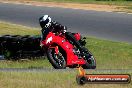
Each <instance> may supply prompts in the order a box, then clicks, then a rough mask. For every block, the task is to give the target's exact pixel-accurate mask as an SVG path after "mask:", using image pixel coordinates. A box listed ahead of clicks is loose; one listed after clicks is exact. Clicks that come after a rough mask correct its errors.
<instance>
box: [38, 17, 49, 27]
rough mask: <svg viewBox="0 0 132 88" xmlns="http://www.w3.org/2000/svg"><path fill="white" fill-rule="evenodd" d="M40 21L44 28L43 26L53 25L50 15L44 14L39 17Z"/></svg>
mask: <svg viewBox="0 0 132 88" xmlns="http://www.w3.org/2000/svg"><path fill="white" fill-rule="evenodd" d="M39 23H40V26H41V27H42V28H43V27H46V28H48V27H50V25H51V18H50V17H49V16H48V15H44V16H42V17H40V18H39Z"/></svg>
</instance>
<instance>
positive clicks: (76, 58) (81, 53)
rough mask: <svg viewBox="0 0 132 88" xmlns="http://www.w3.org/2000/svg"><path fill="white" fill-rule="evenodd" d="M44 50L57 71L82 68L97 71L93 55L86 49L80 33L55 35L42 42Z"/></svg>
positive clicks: (49, 35) (52, 34)
mask: <svg viewBox="0 0 132 88" xmlns="http://www.w3.org/2000/svg"><path fill="white" fill-rule="evenodd" d="M41 45H42V49H44V50H45V51H46V54H47V57H48V60H49V62H50V63H51V64H52V66H53V67H54V68H56V69H64V68H66V67H70V68H75V67H77V66H82V67H83V68H85V69H95V68H96V61H95V58H94V57H93V55H92V53H91V52H90V51H89V50H88V49H86V48H85V47H84V45H85V42H84V41H82V39H81V35H80V34H79V33H71V32H66V33H53V32H50V33H49V34H48V35H47V37H46V39H45V40H43V41H41Z"/></svg>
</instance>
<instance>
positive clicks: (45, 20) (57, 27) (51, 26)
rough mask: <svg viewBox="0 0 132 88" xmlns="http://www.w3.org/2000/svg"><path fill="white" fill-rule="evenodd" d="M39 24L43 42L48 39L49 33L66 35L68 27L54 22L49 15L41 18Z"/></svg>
mask: <svg viewBox="0 0 132 88" xmlns="http://www.w3.org/2000/svg"><path fill="white" fill-rule="evenodd" d="M39 23H40V26H41V28H42V30H41V32H42V36H41V38H42V40H45V39H46V36H47V35H48V34H49V32H51V31H52V32H55V33H57V32H60V31H61V32H63V33H65V32H66V30H67V28H66V26H62V25H61V24H59V23H58V22H56V21H52V20H51V17H49V16H48V15H44V16H42V17H40V18H39Z"/></svg>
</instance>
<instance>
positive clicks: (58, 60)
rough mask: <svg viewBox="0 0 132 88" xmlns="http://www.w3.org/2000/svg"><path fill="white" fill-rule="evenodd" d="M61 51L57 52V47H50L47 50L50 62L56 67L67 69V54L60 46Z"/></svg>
mask: <svg viewBox="0 0 132 88" xmlns="http://www.w3.org/2000/svg"><path fill="white" fill-rule="evenodd" d="M58 49H59V53H58V54H56V53H55V48H49V49H48V50H47V57H48V60H49V62H50V63H51V64H52V66H53V67H54V68H55V69H65V68H66V59H65V54H64V51H63V50H62V48H58Z"/></svg>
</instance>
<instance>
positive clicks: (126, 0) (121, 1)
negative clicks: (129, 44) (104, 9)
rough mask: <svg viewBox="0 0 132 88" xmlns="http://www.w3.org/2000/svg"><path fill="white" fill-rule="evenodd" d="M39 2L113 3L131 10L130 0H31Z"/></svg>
mask: <svg viewBox="0 0 132 88" xmlns="http://www.w3.org/2000/svg"><path fill="white" fill-rule="evenodd" d="M31 1H40V2H57V3H60V2H63V3H81V4H101V5H111V6H112V5H115V6H121V7H118V9H119V10H120V11H125V12H132V0H31Z"/></svg>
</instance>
